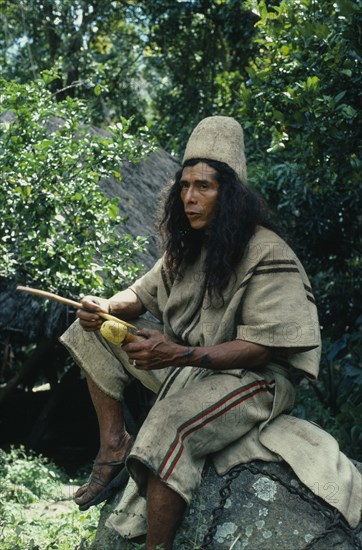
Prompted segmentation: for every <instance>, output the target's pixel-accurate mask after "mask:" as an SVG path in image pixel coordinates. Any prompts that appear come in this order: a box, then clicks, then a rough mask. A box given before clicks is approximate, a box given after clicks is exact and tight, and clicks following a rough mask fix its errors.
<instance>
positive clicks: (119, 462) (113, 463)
mask: <svg viewBox="0 0 362 550" xmlns="http://www.w3.org/2000/svg"><path fill="white" fill-rule="evenodd" d="M93 466H124V460H110V461H109V462H93Z"/></svg>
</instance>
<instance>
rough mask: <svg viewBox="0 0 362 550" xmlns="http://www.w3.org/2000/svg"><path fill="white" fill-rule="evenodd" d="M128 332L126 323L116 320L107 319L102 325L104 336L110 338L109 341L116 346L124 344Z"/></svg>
mask: <svg viewBox="0 0 362 550" xmlns="http://www.w3.org/2000/svg"><path fill="white" fill-rule="evenodd" d="M127 333H128V330H127V327H126V325H123V324H121V323H117V322H116V321H105V322H104V323H103V324H102V326H101V334H102V336H103V337H104V338H105V339H106V340H108V342H111V343H112V344H115V345H116V346H118V345H119V344H122V342H123V341H124V339H125V338H126V336H127Z"/></svg>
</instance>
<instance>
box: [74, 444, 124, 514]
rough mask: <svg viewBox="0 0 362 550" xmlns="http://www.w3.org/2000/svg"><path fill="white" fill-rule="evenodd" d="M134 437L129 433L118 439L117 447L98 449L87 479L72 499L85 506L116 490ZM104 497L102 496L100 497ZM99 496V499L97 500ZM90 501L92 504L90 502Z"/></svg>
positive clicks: (105, 497) (95, 502) (106, 496)
mask: <svg viewBox="0 0 362 550" xmlns="http://www.w3.org/2000/svg"><path fill="white" fill-rule="evenodd" d="M133 442H134V439H133V437H132V436H130V435H129V434H125V436H124V437H123V438H122V440H121V441H120V443H119V445H117V448H114V447H112V448H108V449H100V450H99V452H98V455H97V457H96V459H95V461H94V465H93V469H92V473H91V475H90V476H89V479H88V481H87V482H86V483H85V484H84V485H82V486H81V487H79V489H78V490H77V492H76V493H75V495H74V500H75V502H76V504H78V506H79V507H81V508H84V509H86V508H85V506H87V505H88V504H89V506H93V505H95V504H99V502H102V501H103V500H106V499H107V498H108V497H109V496H110V494H111V493H112V492H113V491H115V490H116V488H117V486H119V485H117V481H118V477H117V476H119V474H120V472H121V471H122V470H123V469H124V463H125V460H126V458H127V456H128V454H129V453H130V451H131V449H132V446H133ZM102 497H104V498H102ZM99 498H101V500H99ZM91 502H92V504H90V503H91Z"/></svg>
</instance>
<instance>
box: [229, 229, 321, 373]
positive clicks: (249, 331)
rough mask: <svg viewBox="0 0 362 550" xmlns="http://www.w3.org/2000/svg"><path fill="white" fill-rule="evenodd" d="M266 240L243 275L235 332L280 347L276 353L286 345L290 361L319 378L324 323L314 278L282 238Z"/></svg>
mask: <svg viewBox="0 0 362 550" xmlns="http://www.w3.org/2000/svg"><path fill="white" fill-rule="evenodd" d="M269 235H270V233H269ZM268 245H269V246H268V247H264V249H262V248H260V247H259V252H260V251H261V250H263V251H262V253H260V254H259V255H258V258H257V259H256V261H254V264H253V266H252V267H251V268H250V269H249V271H248V274H247V276H246V277H245V281H244V285H245V292H244V294H243V298H242V301H241V307H240V310H239V311H240V314H239V318H238V322H237V329H236V337H237V338H238V339H241V340H246V341H249V342H254V343H256V344H261V345H263V346H267V347H270V348H278V350H276V351H275V355H277V353H281V357H283V350H284V355H285V357H288V363H289V364H292V365H293V364H294V365H293V366H295V367H296V368H299V369H301V370H304V371H305V372H308V373H309V374H310V375H312V376H313V377H315V376H316V375H317V373H318V363H319V356H320V327H319V321H318V314H317V308H316V304H315V299H314V296H313V293H312V289H311V286H310V283H309V281H308V278H307V275H306V273H305V271H304V269H303V266H302V265H301V263H300V261H299V260H298V258H297V256H296V255H295V254H294V253H293V251H292V250H291V249H290V248H289V247H288V245H287V244H286V243H285V242H284V241H282V240H281V239H279V241H277V240H276V241H275V242H272V243H268ZM254 252H255V249H254ZM254 260H255V257H254Z"/></svg>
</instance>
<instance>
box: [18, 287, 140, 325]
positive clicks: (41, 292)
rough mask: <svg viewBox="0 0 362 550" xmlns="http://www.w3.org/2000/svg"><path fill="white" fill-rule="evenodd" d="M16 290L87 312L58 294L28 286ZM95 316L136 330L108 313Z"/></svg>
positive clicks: (98, 313) (79, 305)
mask: <svg viewBox="0 0 362 550" xmlns="http://www.w3.org/2000/svg"><path fill="white" fill-rule="evenodd" d="M16 290H20V291H22V292H28V293H29V294H33V296H39V298H45V299H47V298H48V299H50V300H55V301H56V302H60V303H61V304H65V305H67V306H72V307H74V308H76V309H84V310H85V311H87V309H86V308H85V307H84V306H83V304H81V303H80V302H76V301H75V300H70V299H69V298H63V296H58V294H54V293H53V292H47V291H45V290H39V289H38V288H31V287H30V286H20V285H19V286H17V287H16ZM95 313H96V314H97V315H99V316H100V317H102V318H103V319H107V321H115V322H116V323H120V324H121V325H126V327H129V328H136V327H135V326H134V325H131V324H130V323H126V321H122V320H121V319H118V317H114V315H110V314H109V313H103V311H96V312H95Z"/></svg>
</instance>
